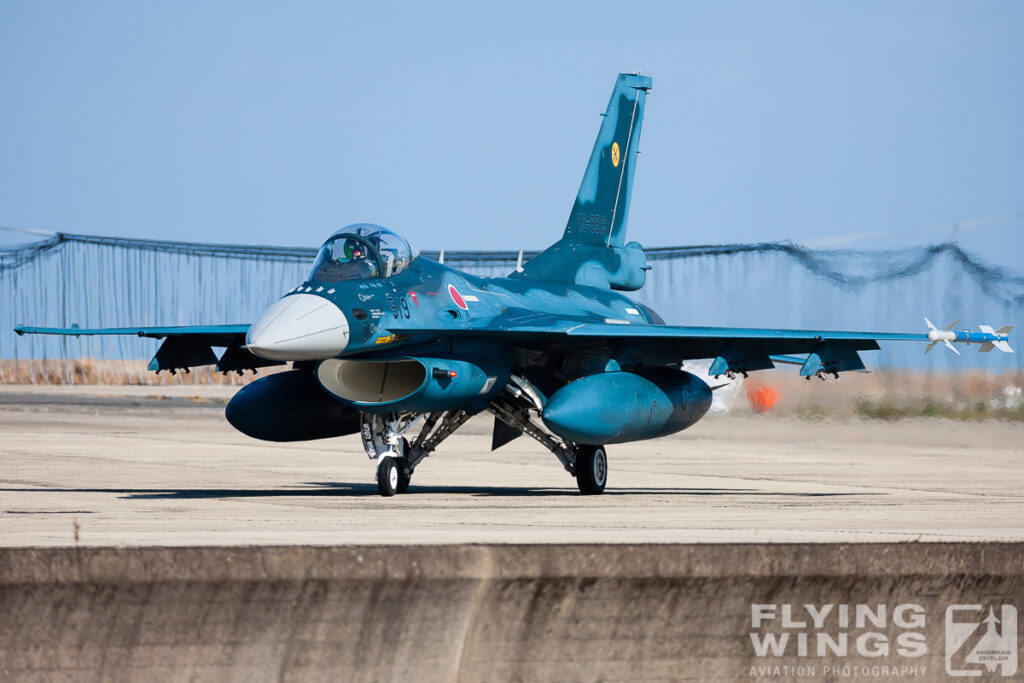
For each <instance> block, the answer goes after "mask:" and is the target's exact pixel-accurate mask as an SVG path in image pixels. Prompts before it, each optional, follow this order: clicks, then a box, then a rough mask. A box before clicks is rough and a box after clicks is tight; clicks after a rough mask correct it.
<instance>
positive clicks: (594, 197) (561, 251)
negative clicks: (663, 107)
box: [509, 74, 651, 292]
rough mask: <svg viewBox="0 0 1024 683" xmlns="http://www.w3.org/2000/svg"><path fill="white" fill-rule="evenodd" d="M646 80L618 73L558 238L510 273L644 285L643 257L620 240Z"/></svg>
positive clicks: (632, 287)
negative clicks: (588, 158)
mask: <svg viewBox="0 0 1024 683" xmlns="http://www.w3.org/2000/svg"><path fill="white" fill-rule="evenodd" d="M650 89H651V79H650V78H648V77H647V76H638V75H636V74H619V76H618V78H616V79H615V88H614V89H613V90H612V98H611V99H610V100H609V101H608V109H607V110H605V113H604V114H603V116H604V119H603V120H602V121H601V130H600V131H598V133H597V142H595V143H594V149H593V151H591V152H590V161H589V162H588V163H587V171H586V173H584V174H583V182H582V183H580V191H579V192H578V193H577V195H576V202H575V203H574V204H573V206H572V213H571V214H569V222H568V224H567V225H566V226H565V232H564V233H563V234H562V239H560V240H558V241H557V242H555V243H554V244H552V245H551V246H550V247H548V248H547V249H545V250H544V251H542V252H541V253H540V254H538V255H537V256H535V257H533V258H532V259H530V262H529V263H526V264H523V265H517V266H516V270H515V272H513V273H511V274H510V275H509V277H524V278H529V279H532V280H545V281H547V282H564V283H567V284H569V283H572V284H577V285H586V286H589V287H601V288H606V289H617V290H622V291H627V292H633V291H636V290H638V289H640V288H641V287H643V286H644V282H645V280H646V277H647V270H648V269H649V267H648V266H647V256H646V254H644V249H643V247H642V246H641V245H640V244H639V243H638V242H630V243H628V244H625V240H626V216H627V215H628V214H629V195H630V190H632V188H633V171H634V168H635V166H636V153H637V151H636V150H637V145H638V143H639V142H640V124H641V123H642V122H643V118H644V103H645V102H646V101H647V91H648V90H650Z"/></svg>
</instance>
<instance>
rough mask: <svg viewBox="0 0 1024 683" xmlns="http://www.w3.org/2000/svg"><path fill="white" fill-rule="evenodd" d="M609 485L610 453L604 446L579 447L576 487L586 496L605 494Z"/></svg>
mask: <svg viewBox="0 0 1024 683" xmlns="http://www.w3.org/2000/svg"><path fill="white" fill-rule="evenodd" d="M606 483H608V453H607V452H606V451H605V449H604V446H577V448H576V485H577V486H579V487H580V493H582V494H583V495H585V496H596V495H598V494H600V493H604V485H605V484H606Z"/></svg>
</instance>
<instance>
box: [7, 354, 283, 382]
mask: <svg viewBox="0 0 1024 683" xmlns="http://www.w3.org/2000/svg"><path fill="white" fill-rule="evenodd" d="M148 363H149V361H146V360H94V359H91V358H80V359H74V360H66V361H65V360H57V359H49V360H18V361H14V360H0V384H56V385H59V384H100V385H142V386H167V385H177V384H226V385H232V386H241V385H243V384H248V383H249V382H251V381H253V380H254V379H256V378H258V377H263V376H265V375H268V374H271V373H273V372H279V371H280V370H283V369H285V366H275V367H271V368H261V369H260V370H258V371H257V372H256V373H255V374H254V373H252V372H246V373H245V374H243V375H241V376H239V375H238V374H236V373H233V372H232V373H228V374H223V373H220V372H217V371H216V370H214V368H213V366H212V365H211V366H205V367H201V368H193V369H192V371H191V372H189V373H185V372H178V373H176V374H174V375H172V374H171V373H169V372H161V373H155V372H150V371H149V370H147V369H146V366H147V365H148Z"/></svg>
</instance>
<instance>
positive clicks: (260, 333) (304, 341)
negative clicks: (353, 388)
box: [245, 294, 348, 360]
mask: <svg viewBox="0 0 1024 683" xmlns="http://www.w3.org/2000/svg"><path fill="white" fill-rule="evenodd" d="M245 343H246V345H247V347H248V349H249V350H250V351H252V352H253V353H254V354H256V355H257V356H259V357H260V358H266V359H268V360H320V359H323V358H330V357H332V356H336V355H338V354H339V353H341V352H342V351H344V350H345V346H347V345H348V320H346V319H345V314H344V313H342V312H341V309H339V308H338V307H337V306H335V305H334V304H333V303H331V302H330V301H328V300H327V299H325V298H323V297H320V296H313V295H312V294H292V295H291V296H286V297H284V298H283V299H281V300H280V301H278V302H277V303H275V304H274V305H273V306H271V307H270V308H268V309H267V310H266V312H265V313H264V314H263V315H261V316H260V318H259V320H257V321H256V322H254V323H253V324H252V326H251V327H250V328H249V332H248V333H247V334H246V335H245Z"/></svg>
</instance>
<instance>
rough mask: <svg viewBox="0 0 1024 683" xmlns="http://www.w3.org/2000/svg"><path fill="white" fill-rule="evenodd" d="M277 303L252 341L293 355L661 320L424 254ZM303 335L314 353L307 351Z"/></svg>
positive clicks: (355, 352)
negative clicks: (533, 327)
mask: <svg viewBox="0 0 1024 683" xmlns="http://www.w3.org/2000/svg"><path fill="white" fill-rule="evenodd" d="M293 297H304V299H303V300H302V305H291V306H290V307H288V304H289V299H290V298H293ZM314 297H315V298H316V299H314ZM317 299H319V300H320V301H317ZM292 303H293V304H297V303H299V302H297V301H293V302H292ZM328 303H329V304H333V306H331V307H330V308H328V306H327V304H328ZM275 307H276V308H275ZM275 307H272V308H271V309H270V310H269V311H268V313H267V314H265V315H264V317H263V318H261V319H260V320H258V321H257V322H256V323H254V324H253V326H252V332H251V333H250V338H249V339H248V344H249V348H250V349H251V350H252V351H253V353H255V354H256V355H259V356H263V357H267V358H274V359H287V360H301V359H304V358H307V357H308V358H309V359H315V358H317V357H319V358H323V357H324V356H325V354H326V355H331V356H344V357H350V356H359V355H374V354H377V353H379V352H387V353H388V355H391V354H392V353H394V350H395V349H397V348H400V347H403V346H411V345H416V344H422V343H425V342H428V341H430V340H431V339H433V338H436V337H437V335H438V330H447V329H450V330H455V329H459V328H462V327H470V326H471V327H474V328H481V327H496V328H497V327H502V326H503V325H505V324H516V325H522V324H527V323H529V322H531V320H534V321H537V322H542V321H543V320H544V319H545V318H547V317H549V316H558V318H559V319H561V320H566V319H578V320H579V321H580V323H588V322H601V323H619V324H656V323H658V322H660V320H658V319H656V318H655V317H654V315H653V314H652V313H651V312H649V310H648V309H645V308H644V307H642V306H640V305H639V304H637V303H636V302H634V301H632V300H631V299H629V298H628V297H626V296H624V295H622V294H619V293H618V292H614V291H611V290H607V289H599V288H595V287H586V286H581V285H566V284H560V283H551V282H543V281H537V280H532V279H526V278H520V277H515V276H512V277H498V278H484V277H477V276H474V275H470V274H468V273H464V272H461V271H459V270H456V269H454V268H450V267H448V266H446V265H444V264H441V263H438V262H436V261H432V260H430V259H426V258H422V257H418V258H416V259H414V260H413V262H412V263H411V264H410V266H409V267H408V268H406V269H405V270H404V271H403V272H401V273H399V274H397V275H394V276H392V277H390V278H373V279H358V280H345V281H341V282H317V281H313V280H307V281H306V282H303V283H302V284H301V285H299V286H298V287H296V288H294V289H292V290H291V291H289V292H288V293H286V294H285V296H284V297H283V298H282V301H281V302H279V304H275ZM286 307H287V308H286ZM280 309H285V310H284V311H283V312H282V311H281V310H280ZM289 311H291V313H290V314H289ZM317 327H322V328H323V329H317ZM328 328H330V329H328ZM303 339H305V340H307V341H306V343H307V344H309V351H310V353H309V354H308V356H304V355H303V347H302V344H303V341H302V340H303ZM314 340H315V343H314ZM275 347H279V348H275ZM286 347H287V348H286ZM279 349H286V350H279ZM332 351H333V353H330V352H332ZM289 356H290V357H289Z"/></svg>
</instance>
